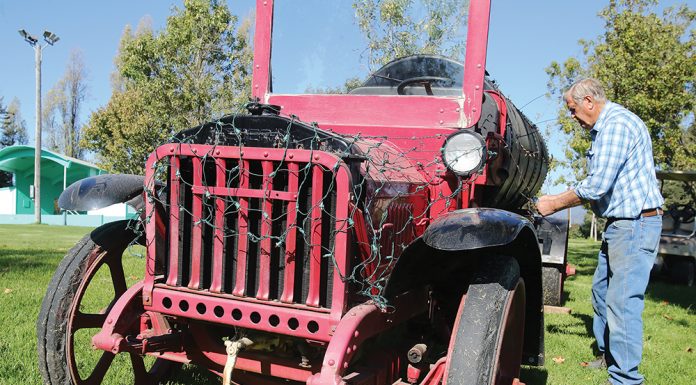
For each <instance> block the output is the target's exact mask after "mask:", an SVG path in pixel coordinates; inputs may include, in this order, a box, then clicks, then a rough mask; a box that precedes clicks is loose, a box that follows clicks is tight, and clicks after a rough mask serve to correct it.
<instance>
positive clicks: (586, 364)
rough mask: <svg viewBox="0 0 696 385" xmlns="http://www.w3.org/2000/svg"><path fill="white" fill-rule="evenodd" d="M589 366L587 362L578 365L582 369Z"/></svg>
mask: <svg viewBox="0 0 696 385" xmlns="http://www.w3.org/2000/svg"><path fill="white" fill-rule="evenodd" d="M589 365H590V363H589V362H587V361H583V362H581V363H580V366H582V367H587V366H589Z"/></svg>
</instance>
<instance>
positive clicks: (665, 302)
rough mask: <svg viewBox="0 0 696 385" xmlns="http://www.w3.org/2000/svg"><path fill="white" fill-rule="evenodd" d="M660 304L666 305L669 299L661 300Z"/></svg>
mask: <svg viewBox="0 0 696 385" xmlns="http://www.w3.org/2000/svg"><path fill="white" fill-rule="evenodd" d="M660 305H663V306H664V305H669V301H666V300H664V301H662V302H660Z"/></svg>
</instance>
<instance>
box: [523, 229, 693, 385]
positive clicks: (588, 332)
mask: <svg viewBox="0 0 696 385" xmlns="http://www.w3.org/2000/svg"><path fill="white" fill-rule="evenodd" d="M599 245H600V243H595V242H593V241H588V240H577V239H574V240H570V242H569V245H568V258H569V260H570V263H572V264H573V265H575V266H576V267H577V274H576V275H575V276H574V277H571V278H569V279H568V280H566V286H565V293H566V295H567V297H566V298H567V299H566V302H565V305H564V306H566V307H569V308H571V309H572V313H571V314H546V315H545V321H546V326H545V327H546V334H545V343H546V365H545V367H544V368H543V369H536V368H525V369H524V370H523V380H525V382H526V383H527V385H542V384H548V385H563V384H568V385H570V384H604V383H605V382H606V379H607V374H606V371H602V370H590V369H587V368H584V367H583V366H581V363H582V362H583V361H589V360H592V359H594V357H595V355H596V354H597V351H596V344H595V341H594V338H593V337H592V304H591V299H590V298H591V294H590V290H591V286H592V274H593V273H594V268H595V266H596V264H597V262H596V261H597V257H596V254H597V251H598V249H599ZM643 321H644V332H643V340H644V344H643V362H642V364H641V366H640V371H641V373H643V375H645V378H646V382H647V383H648V384H659V385H663V384H664V385H688V384H693V383H694V378H696V287H691V288H687V287H684V286H674V285H671V284H668V283H665V282H660V281H654V282H651V283H650V284H649V285H648V290H647V293H646V301H645V311H644V313H643ZM554 358H556V360H554ZM556 361H558V362H556Z"/></svg>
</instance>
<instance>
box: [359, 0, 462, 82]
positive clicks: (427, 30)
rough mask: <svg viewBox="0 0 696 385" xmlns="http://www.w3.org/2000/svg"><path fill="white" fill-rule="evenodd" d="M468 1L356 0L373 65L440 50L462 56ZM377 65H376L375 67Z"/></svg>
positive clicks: (361, 28)
mask: <svg viewBox="0 0 696 385" xmlns="http://www.w3.org/2000/svg"><path fill="white" fill-rule="evenodd" d="M468 3H469V2H468V1H463V0H354V2H353V8H354V9H355V14H356V18H357V23H358V27H359V28H360V30H361V31H362V33H363V34H364V36H365V38H366V39H367V41H368V47H367V52H366V54H367V55H368V63H369V65H370V67H371V68H373V67H381V66H382V65H384V64H386V63H388V62H390V61H391V60H394V59H396V58H399V57H403V56H408V55H413V54H440V55H445V56H449V57H452V58H455V59H462V57H463V52H464V45H463V44H464V43H463V42H462V43H459V42H460V41H462V40H463V39H461V37H459V38H458V37H457V36H458V35H462V36H463V35H464V34H465V32H464V31H465V29H462V28H465V27H464V26H463V23H462V20H466V13H467V10H468V8H469V6H468ZM373 69H374V68H373Z"/></svg>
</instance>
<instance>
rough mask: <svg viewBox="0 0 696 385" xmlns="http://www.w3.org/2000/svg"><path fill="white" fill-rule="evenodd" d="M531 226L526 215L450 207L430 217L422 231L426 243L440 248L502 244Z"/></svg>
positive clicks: (468, 248) (486, 209)
mask: <svg viewBox="0 0 696 385" xmlns="http://www.w3.org/2000/svg"><path fill="white" fill-rule="evenodd" d="M524 228H529V229H530V230H532V231H534V226H533V225H532V223H531V222H530V221H529V220H528V219H527V218H525V217H523V216H521V215H517V214H514V213H511V212H509V211H504V210H498V209H491V208H471V209H462V210H456V211H452V212H450V213H447V214H445V215H443V216H441V217H439V218H437V219H435V220H434V221H433V223H432V224H431V225H430V226H428V228H427V229H426V230H425V233H424V234H423V237H422V238H423V242H425V244H426V245H428V246H430V247H432V248H434V249H438V250H443V251H455V250H475V249H480V248H484V247H492V246H502V245H507V244H509V243H511V242H512V241H514V240H515V238H517V236H518V235H519V234H520V232H521V231H522V229H524Z"/></svg>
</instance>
